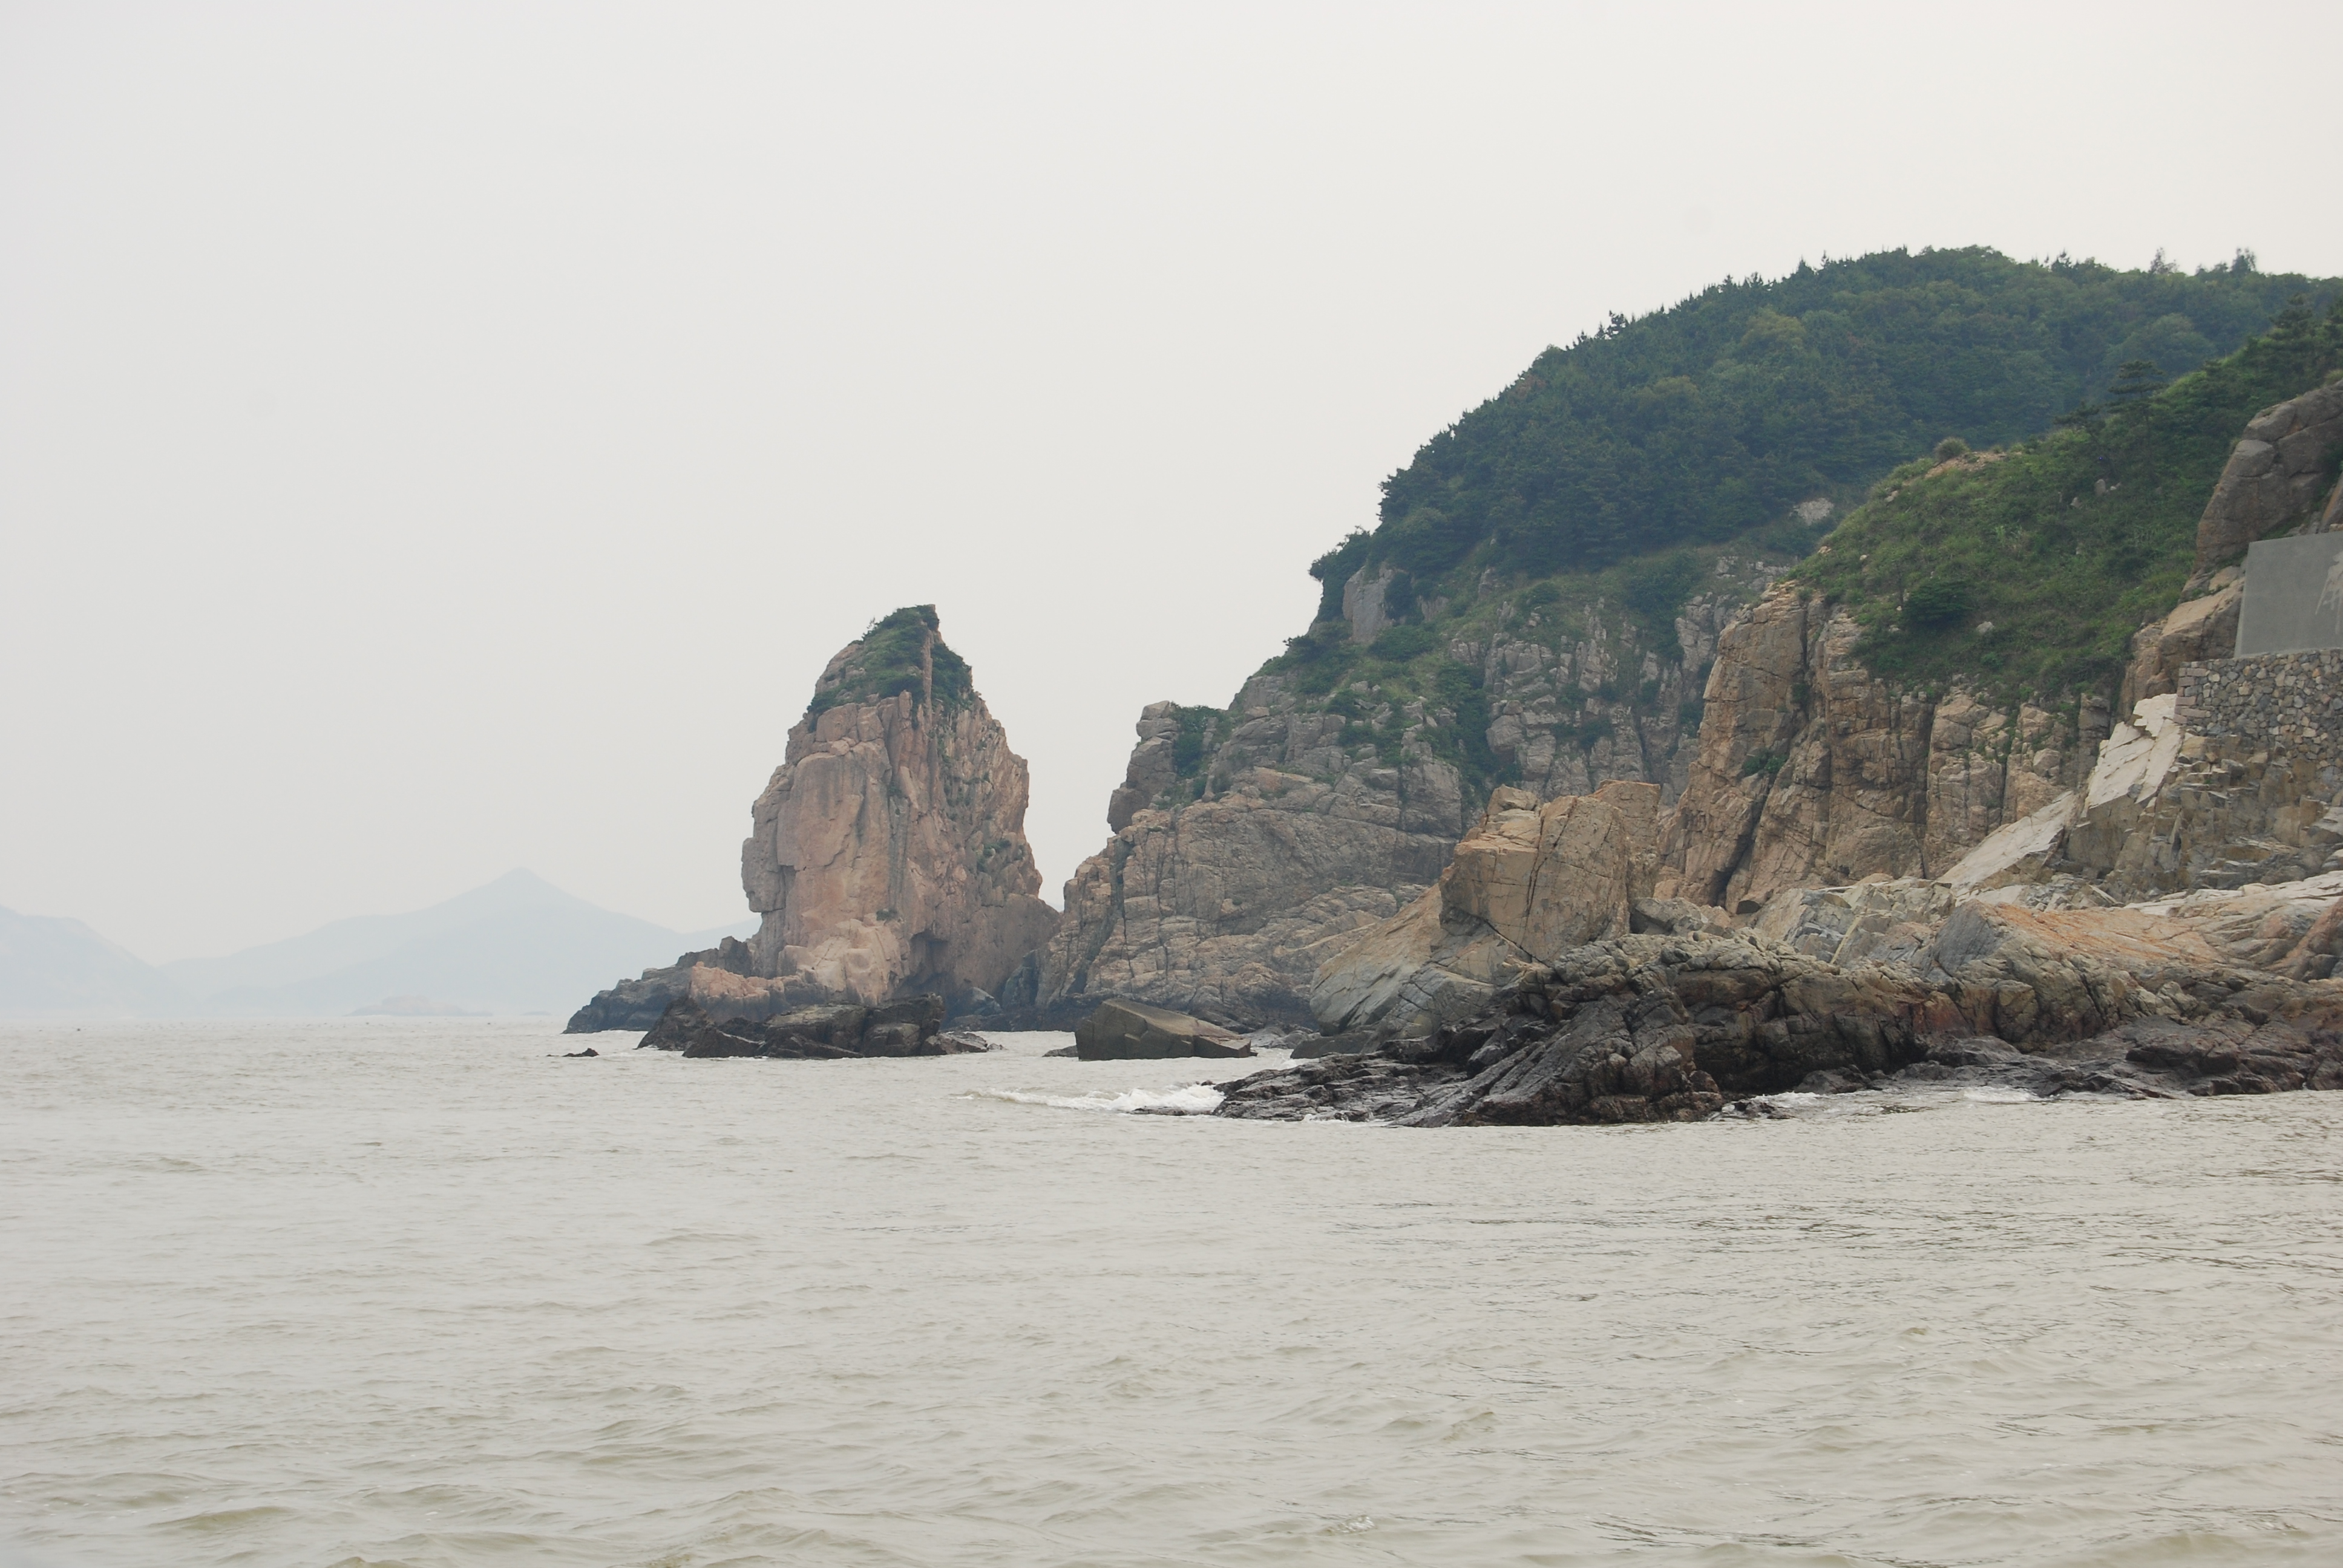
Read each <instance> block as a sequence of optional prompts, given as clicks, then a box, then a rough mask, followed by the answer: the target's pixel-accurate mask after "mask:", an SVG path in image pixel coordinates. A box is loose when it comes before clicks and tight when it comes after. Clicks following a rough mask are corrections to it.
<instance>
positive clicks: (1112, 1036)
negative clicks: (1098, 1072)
mask: <svg viewBox="0 0 2343 1568" xmlns="http://www.w3.org/2000/svg"><path fill="white" fill-rule="evenodd" d="M1074 1052H1075V1054H1076V1055H1078V1056H1080V1057H1081V1059H1082V1060H1084V1061H1131V1060H1155V1059H1159V1058H1162V1057H1171V1056H1251V1055H1252V1054H1253V1049H1252V1046H1251V1045H1250V1044H1248V1043H1247V1042H1246V1041H1245V1040H1241V1039H1239V1038H1238V1037H1237V1036H1235V1035H1233V1034H1232V1033H1230V1032H1229V1031H1228V1030H1224V1029H1222V1028H1220V1027H1219V1026H1218V1025H1216V1024H1210V1023H1206V1022H1205V1021H1203V1020H1202V1019H1195V1018H1190V1017H1189V1016H1188V1015H1187V1014H1186V1013H1182V1012H1173V1011H1172V1010H1171V1009H1170V1008H1162V1007H1150V1006H1149V1005H1148V1004H1146V1003H1145V1002H1138V1001H1123V1000H1117V1001H1110V1002H1107V1003H1105V1004H1103V1005H1102V1006H1101V1007H1100V1008H1099V1010H1097V1011H1095V1012H1093V1013H1091V1016H1090V1017H1088V1018H1086V1019H1084V1020H1082V1021H1081V1024H1080V1025H1079V1026H1078V1027H1077V1028H1076V1029H1075V1030H1074Z"/></svg>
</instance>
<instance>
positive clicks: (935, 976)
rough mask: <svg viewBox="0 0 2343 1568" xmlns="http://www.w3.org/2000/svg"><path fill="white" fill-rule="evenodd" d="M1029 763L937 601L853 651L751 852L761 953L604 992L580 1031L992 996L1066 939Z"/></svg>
mask: <svg viewBox="0 0 2343 1568" xmlns="http://www.w3.org/2000/svg"><path fill="white" fill-rule="evenodd" d="M1025 804H1026V773H1025V762H1024V759H1022V758H1021V757H1019V756H1017V755H1016V753H1014V752H1012V751H1011V750H1010V749H1009V738H1008V736H1007V735H1006V734H1005V733H1004V732H1003V731H1002V729H1001V724H1000V722H999V721H998V720H997V719H994V718H993V717H992V715H991V713H990V711H989V710H988V709H986V708H985V705H984V699H983V698H982V697H981V696H980V695H979V694H978V693H977V690H976V688H975V685H974V682H973V679H972V678H971V677H970V672H969V668H968V666H967V665H966V664H965V663H964V662H962V661H961V659H960V657H959V656H958V655H957V654H955V653H953V652H952V651H951V649H950V648H948V647H946V646H945V645H944V643H943V641H942V639H941V638H940V635H939V632H938V622H937V619H936V613H935V608H934V607H933V606H930V605H920V606H916V607H913V608H908V609H900V610H897V611H895V612H894V613H893V614H892V615H890V616H887V617H885V618H882V619H880V620H879V621H877V622H875V623H873V625H872V628H871V629H870V632H869V633H866V634H865V637H864V638H863V639H862V640H860V641H856V642H851V643H849V644H848V645H847V646H846V647H845V648H841V649H840V651H839V653H838V655H837V656H836V657H835V658H832V659H831V660H830V664H829V666H828V667H827V668H824V669H823V671H822V673H821V678H820V679H819V680H818V681H816V682H815V685H814V695H813V700H812V701H811V703H809V705H808V707H807V709H806V713H805V717H804V718H802V719H799V721H798V723H797V724H796V725H794V726H793V727H792V728H791V729H790V730H789V745H788V751H787V754H786V759H785V760H784V761H783V762H782V764H781V766H780V767H779V769H776V770H775V771H774V773H773V776H772V779H771V780H770V781H769V783H768V784H767V785H766V786H765V789H764V792H763V793H762V794H760V795H759V796H758V798H757V801H756V804H755V806H754V807H753V808H752V809H751V821H752V823H753V831H751V833H750V834H749V839H748V840H747V842H745V843H744V844H742V845H741V847H740V880H741V883H742V886H743V887H744V889H745V890H747V893H748V895H749V908H751V909H753V910H756V911H757V912H758V913H759V915H760V916H762V917H763V919H762V924H761V925H760V927H759V930H758V931H757V934H756V936H755V937H754V938H753V939H751V940H749V942H747V943H745V944H743V943H739V942H735V941H732V940H726V941H725V942H724V944H723V945H722V947H721V948H720V949H714V950H709V951H708V952H701V953H687V954H685V955H684V956H683V957H682V958H681V959H679V960H677V961H676V963H675V964H673V965H671V966H669V968H666V969H660V970H644V971H643V974H642V975H641V977H640V978H639V979H638V980H625V981H621V982H620V983H619V984H618V985H616V986H613V987H612V988H611V989H610V990H606V991H604V992H602V993H600V994H599V995H598V996H596V997H595V998H594V999H593V1000H591V1001H590V1002H588V1004H587V1005H586V1006H585V1007H583V1008H580V1009H579V1010H578V1012H577V1013H576V1015H575V1016H573V1017H572V1018H571V1019H570V1020H569V1031H570V1032H572V1033H582V1032H587V1031H589V1030H600V1029H644V1028H648V1027H649V1025H650V1024H651V1023H653V1022H655V1021H656V1020H658V1019H659V1016H660V1015H661V1014H662V1013H663V1012H664V1011H665V1010H666V1008H667V1006H668V1004H669V1002H671V1001H673V1000H676V999H677V998H679V997H685V996H688V997H689V998H691V999H692V1000H694V1001H695V1002H696V1003H698V1004H699V1006H700V1007H701V1008H702V1009H703V1010H706V1011H708V1012H709V1013H710V1014H712V1015H714V1016H717V1017H720V1018H726V1019H731V1020H752V1021H753V1020H766V1019H771V1018H773V1017H776V1016H778V1015H779V1014H783V1013H788V1012H791V1011H793V1010H797V1009H799V1008H802V1007H805V1006H808V1005H810V1004H813V1003H820V1002H850V1003H855V1004H860V1005H871V1004H875V1003H879V1002H883V1001H886V1000H890V998H894V997H898V996H903V995H908V994H911V993H915V992H920V991H930V990H931V991H935V992H938V993H940V994H941V995H943V996H945V997H946V998H947V999H948V1000H950V1002H952V1003H954V1004H955V1005H961V1006H968V1005H970V1004H973V1005H974V1007H975V1010H977V1011H980V1012H990V1011H993V1010H996V1009H995V1008H994V1006H993V1001H992V993H994V992H997V991H999V990H1001V988H1002V986H1003V984H1004V983H1005V982H1007V981H1009V980H1011V978H1012V976H1014V975H1015V974H1016V973H1017V971H1018V970H1019V967H1020V965H1021V964H1022V963H1023V962H1024V960H1026V959H1027V958H1028V957H1029V955H1031V954H1032V953H1033V952H1034V951H1035V950H1038V949H1039V948H1040V947H1041V944H1042V943H1043V942H1044V941H1046V940H1048V938H1049V935H1050V932H1051V930H1053V929H1054V928H1055V926H1056V924H1057V919H1058V917H1057V912H1056V911H1055V910H1051V908H1050V906H1049V905H1047V904H1045V903H1043V902H1042V901H1041V899H1040V898H1039V897H1038V896H1036V895H1037V893H1038V891H1039V890H1040V888H1041V872H1040V871H1039V870H1038V869H1036V868H1035V866H1034V864H1033V855H1032V850H1031V846H1029V845H1028V844H1027V842H1026V840H1025Z"/></svg>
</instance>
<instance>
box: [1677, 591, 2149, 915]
mask: <svg viewBox="0 0 2343 1568" xmlns="http://www.w3.org/2000/svg"><path fill="white" fill-rule="evenodd" d="M1862 637H1863V628H1862V627H1861V626H1860V625H1859V624H1858V623H1857V621H1856V620H1855V617H1854V616H1853V615H1852V614H1850V613H1848V612H1847V611H1846V610H1845V608H1843V607H1835V606H1833V605H1831V604H1829V603H1827V602H1826V601H1825V600H1824V599H1822V598H1820V597H1819V596H1817V595H1815V593H1813V592H1812V591H1811V590H1808V589H1806V588H1802V587H1799V586H1797V585H1795V584H1784V585H1781V586H1780V587H1777V588H1775V589H1774V590H1773V591H1772V592H1770V593H1768V594H1767V595H1766V596H1765V598H1764V599H1762V600H1761V601H1759V602H1758V603H1757V604H1756V605H1755V606H1754V607H1753V608H1751V610H1750V611H1749V613H1748V614H1747V615H1746V616H1745V617H1743V618H1740V619H1738V620H1736V621H1735V623H1734V624H1733V625H1732V626H1730V627H1728V628H1726V629H1725V633H1724V635H1723V637H1722V638H1720V642H1719V648H1718V653H1717V658H1716V664H1715V668H1714V670H1713V671H1712V672H1711V674H1710V677H1709V682H1708V690H1707V708H1706V717H1705V719H1704V722H1703V724H1702V726H1701V732H1700V739H1699V747H1698V749H1697V751H1696V753H1695V754H1694V758H1693V760H1692V764H1691V767H1690V769H1689V773H1688V778H1687V779H1686V782H1685V786H1684V793H1683V796H1682V797H1681V799H1679V800H1678V802H1677V805H1676V809H1675V812H1674V816H1673V818H1672V819H1671V820H1670V821H1669V824H1668V827H1667V830H1666V834H1665V839H1664V843H1663V845H1662V847H1661V851H1660V859H1661V867H1662V869H1661V872H1660V875H1659V878H1658V886H1657V891H1659V892H1660V893H1661V894H1663V895H1664V896H1680V897H1683V898H1686V899H1690V900H1694V901H1695V902H1698V903H1702V904H1711V905H1717V906H1721V907H1723V908H1725V909H1727V910H1737V911H1741V912H1750V911H1754V910H1755V909H1756V908H1757V907H1758V906H1759V905H1761V904H1763V903H1764V902H1765V900H1766V899H1768V898H1769V897H1771V896H1772V895H1773V894H1775V893H1776V892H1778V891H1780V890H1783V889H1785V888H1790V887H1797V886H1801V885H1805V884H1815V883H1831V882H1848V881H1853V880H1855V879H1858V878H1861V877H1865V876H1869V875H1872V874H1874V873H1884V874H1885V875H1888V876H1891V877H1902V876H1935V875H1937V874H1939V873H1941V872H1943V871H1945V870H1947V869H1950V868H1951V867H1952V866H1953V865H1954V863H1955V862H1956V861H1958V860H1959V859H1961V858H1962V857H1963V856H1965V855H1966V854H1967V853H1968V852H1969V850H1971V849H1974V848H1975V847H1976V845H1977V844H1978V843H1980V842H1982V841H1983V840H1984V839H1986V836H1987V835H1989V834H1991V833H1992V832H1994V831H1995V830H1996V829H1998V828H2000V827H2002V826H2003V825H2004V824H2005V823H2008V822H2013V821H2016V820H2017V819H2022V818H2024V817H2026V816H2028V815H2030V814H2031V813H2033V812H2034V811H2036V810H2038V809H2041V808H2043V807H2045V806H2046V805H2048V804H2049V803H2050V802H2051V801H2052V800H2054V799H2057V798H2058V797H2059V796H2060V795H2061V794H2062V793H2064V792H2065V791H2067V790H2070V789H2073V788H2074V787H2075V786H2076V785H2077V783H2079V782H2080V781H2081V779H2083V777H2084V776H2085V775H2086V774H2087V773H2088V771H2089V769H2090V766H2091V762H2092V759H2093V756H2094V754H2095V751H2096V748H2097V742H2098V741H2099V740H2100V739H2102V738H2104V737H2105V736H2106V734H2107V731H2108V729H2109V728H2110V720H2109V717H2108V712H2107V702H2106V699H2105V698H2104V697H2099V698H2097V699H2096V700H2095V699H2093V698H2092V697H2091V696H2086V697H2084V698H2082V699H2077V700H2075V701H2073V702H2071V703H2070V704H2066V705H2062V706H2061V707H2060V708H2059V709H2045V708H2039V707H2036V706H2035V705H2034V704H2033V703H2030V702H2018V703H2008V704H2002V705H1988V704H1987V703H1986V702H1981V701H1979V700H1978V699H1976V697H1975V696H1973V695H1972V694H1970V693H1969V692H1967V691H1966V690H1963V689H1957V688H1956V689H1953V690H1951V691H1949V692H1946V693H1945V694H1943V695H1942V696H1941V697H1938V696H1931V695H1930V694H1929V693H1928V692H1926V690H1925V689H1921V690H1915V689H1906V688H1900V687H1897V686H1895V685H1891V684H1890V683H1888V682H1886V681H1884V680H1881V679H1879V678H1876V677H1875V676H1873V675H1872V674H1871V673H1870V672H1869V671H1868V670H1867V669H1865V668H1864V665H1863V663H1862V661H1861V660H1860V658H1858V657H1857V654H1856V647H1857V644H1858V643H1859V642H1860V641H1861V640H1862Z"/></svg>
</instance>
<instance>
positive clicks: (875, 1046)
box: [636, 995, 993, 1060]
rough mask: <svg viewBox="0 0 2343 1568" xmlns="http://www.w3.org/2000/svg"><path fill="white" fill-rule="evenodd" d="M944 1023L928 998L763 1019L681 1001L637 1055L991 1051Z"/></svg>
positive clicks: (817, 1056)
mask: <svg viewBox="0 0 2343 1568" xmlns="http://www.w3.org/2000/svg"><path fill="white" fill-rule="evenodd" d="M943 1017H944V999H943V998H941V997H940V996H933V995H928V996H910V997H902V998H899V999H897V1000H894V1001H890V1002H887V1003H885V1004H883V1005H881V1006H878V1007H860V1006H856V1005H854V1004H852V1003H831V1004H826V1005H819V1006H814V1007H804V1008H799V1009H797V1010H793V1011H790V1012H786V1013H781V1014H779V1015H777V1016H775V1017H772V1018H768V1019H763V1020H754V1019H739V1018H724V1017H720V1016H719V1015H716V1014H712V1013H710V1012H709V1010H707V1009H706V1008H703V1007H701V1006H700V1005H699V1002H697V1001H695V1000H692V999H691V998H690V997H689V996H684V997H679V998H677V999H676V1000H674V1001H673V1002H671V1003H669V1006H668V1009H667V1011H666V1012H665V1013H664V1014H663V1015H662V1016H661V1017H660V1019H659V1022H658V1023H657V1024H656V1025H654V1026H653V1027H652V1028H651V1030H650V1031H649V1033H647V1034H645V1035H644V1036H643V1038H642V1040H641V1042H640V1043H639V1045H638V1046H637V1047H636V1049H637V1050H641V1049H643V1048H645V1047H649V1049H651V1050H674V1051H680V1052H682V1053H683V1054H684V1055H686V1056H693V1057H700V1056H761V1057H771V1058H776V1059H780V1060H840V1059H843V1058H847V1057H871V1056H956V1055H960V1054H961V1053H963V1052H968V1051H980V1050H992V1049H993V1047H992V1045H991V1044H990V1042H989V1041H987V1040H984V1039H982V1038H981V1037H980V1036H978V1035H974V1034H970V1033H966V1032H963V1031H960V1030H943V1029H942V1028H941V1025H942V1023H943Z"/></svg>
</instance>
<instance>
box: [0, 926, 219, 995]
mask: <svg viewBox="0 0 2343 1568" xmlns="http://www.w3.org/2000/svg"><path fill="white" fill-rule="evenodd" d="M185 1001H186V999H185V997H184V996H183V995H182V994H181V993H180V991H179V988H178V987H177V985H176V984H175V983H174V982H173V980H171V978H170V977H169V976H168V975H166V974H165V973H163V971H162V970H158V969H156V967H155V966H154V965H152V964H150V963H148V962H146V960H144V959H141V958H139V957H138V956H137V955H136V954H135V953H132V952H129V951H127V950H125V949H122V948H118V947H116V946H115V945H114V944H113V943H112V942H109V941H107V940H106V939H105V938H104V937H102V936H99V935H98V934H97V933H96V931H94V930H90V929H89V928H88V927H87V926H85V925H83V924H82V923H81V922H80V921H79V920H63V919H59V918H57V917H55V916H51V915H20V914H18V913H16V911H15V910H5V909H0V1016H7V1017H15V1018H24V1017H38V1016H40V1015H43V1014H55V1015H71V1016H75V1017H92V1016H107V1015H113V1016H121V1015H125V1014H136V1013H153V1012H169V1011H172V1010H176V1008H177V1007H180V1006H183V1005H184V1004H185Z"/></svg>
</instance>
